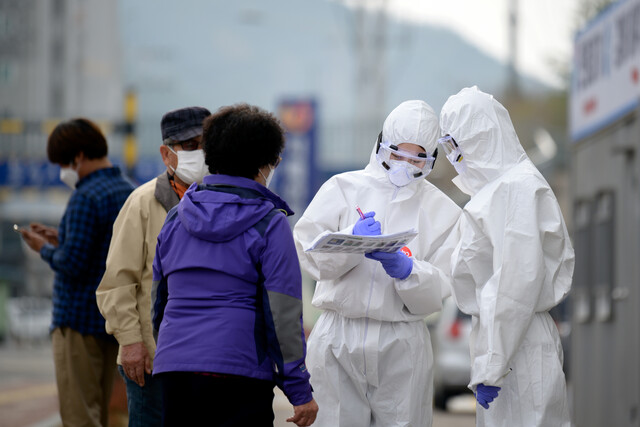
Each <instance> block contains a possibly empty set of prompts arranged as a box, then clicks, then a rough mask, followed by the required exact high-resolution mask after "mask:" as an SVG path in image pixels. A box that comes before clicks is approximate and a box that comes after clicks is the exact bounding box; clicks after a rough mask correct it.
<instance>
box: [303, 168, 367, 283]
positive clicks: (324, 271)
mask: <svg viewBox="0 0 640 427" xmlns="http://www.w3.org/2000/svg"><path fill="white" fill-rule="evenodd" d="M349 208H350V209H351V210H354V209H355V205H353V206H351V207H349V206H348V204H347V201H346V200H345V197H344V194H343V192H342V190H341V189H340V187H339V186H338V185H336V183H335V180H333V179H330V180H329V181H327V182H326V183H325V184H324V185H323V186H322V187H321V188H320V190H318V193H317V194H316V195H315V197H314V198H313V200H312V201H311V203H310V204H309V207H308V208H307V210H306V211H305V212H304V214H303V215H302V218H300V220H299V221H298V222H297V224H296V225H295V227H294V230H293V237H294V240H295V245H296V251H297V253H298V259H299V260H300V264H301V266H302V268H304V270H305V271H306V272H307V273H309V275H310V276H311V277H313V278H314V279H315V280H334V279H337V278H339V277H341V276H342V275H344V274H345V273H347V272H348V271H349V270H351V269H352V268H354V267H355V266H356V265H358V264H359V263H361V262H362V260H363V258H364V257H363V255H362V254H339V255H337V254H324V253H309V252H305V251H304V249H305V248H307V247H309V245H310V244H311V242H313V240H314V239H315V238H316V237H318V236H319V235H320V234H321V233H323V232H325V231H327V230H328V231H331V232H341V233H345V234H351V233H352V231H353V226H354V225H355V221H353V223H352V224H348V225H343V227H341V224H344V218H349V217H350V215H349V211H348V210H347V209H349ZM354 212H355V211H354Z"/></svg>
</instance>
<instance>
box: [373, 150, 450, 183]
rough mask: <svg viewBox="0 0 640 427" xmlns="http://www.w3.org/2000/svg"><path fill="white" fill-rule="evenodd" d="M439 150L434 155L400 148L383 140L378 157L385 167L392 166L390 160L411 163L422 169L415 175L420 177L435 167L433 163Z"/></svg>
mask: <svg viewBox="0 0 640 427" xmlns="http://www.w3.org/2000/svg"><path fill="white" fill-rule="evenodd" d="M437 153H438V150H437V149H436V151H434V155H433V156H430V155H428V154H426V153H411V152H409V151H404V150H400V149H399V148H398V147H397V146H396V145H393V144H390V143H388V142H381V143H380V149H379V151H378V159H379V160H380V163H381V164H382V166H383V167H384V168H385V169H389V168H390V164H391V163H390V162H391V161H392V160H393V161H403V162H407V163H409V164H410V165H413V166H415V167H416V168H417V169H420V172H417V173H416V174H415V175H414V177H415V178H419V177H421V176H427V175H428V174H429V172H431V170H432V169H433V165H434V164H435V161H436V156H437Z"/></svg>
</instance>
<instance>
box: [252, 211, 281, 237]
mask: <svg viewBox="0 0 640 427" xmlns="http://www.w3.org/2000/svg"><path fill="white" fill-rule="evenodd" d="M278 213H281V214H283V215H285V216H286V215H287V214H286V212H285V211H283V210H282V209H277V208H273V209H271V211H270V212H269V213H268V214H266V215H265V216H264V217H262V219H261V220H260V221H258V222H257V223H256V225H254V226H253V228H255V229H256V231H257V232H258V233H260V237H264V233H265V231H267V227H268V226H269V224H270V223H271V220H272V219H273V217H275V216H276V215H277V214H278Z"/></svg>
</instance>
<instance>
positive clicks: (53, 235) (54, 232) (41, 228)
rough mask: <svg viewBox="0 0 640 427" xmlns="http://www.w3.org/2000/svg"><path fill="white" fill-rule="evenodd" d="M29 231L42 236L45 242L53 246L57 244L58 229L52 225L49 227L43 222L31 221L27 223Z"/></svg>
mask: <svg viewBox="0 0 640 427" xmlns="http://www.w3.org/2000/svg"><path fill="white" fill-rule="evenodd" d="M29 227H30V228H31V231H33V232H34V233H36V234H38V235H39V236H40V237H43V238H44V239H45V240H46V241H47V243H50V244H52V245H53V246H56V247H57V246H58V229H57V228H54V227H49V226H46V225H43V224H39V223H37V222H34V223H31V224H30V225H29Z"/></svg>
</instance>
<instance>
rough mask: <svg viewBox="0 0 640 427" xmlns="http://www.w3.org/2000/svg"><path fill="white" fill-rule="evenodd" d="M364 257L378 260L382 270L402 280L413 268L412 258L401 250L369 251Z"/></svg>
mask: <svg viewBox="0 0 640 427" xmlns="http://www.w3.org/2000/svg"><path fill="white" fill-rule="evenodd" d="M364 256H365V257H367V258H369V259H373V260H376V261H380V262H381V263H382V267H384V271H386V272H387V274H388V275H389V276H391V277H393V278H394V279H400V280H404V279H406V278H407V277H409V274H411V270H413V260H412V259H411V258H409V257H408V256H406V255H405V254H403V253H402V252H400V251H398V252H370V253H368V254H364Z"/></svg>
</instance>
